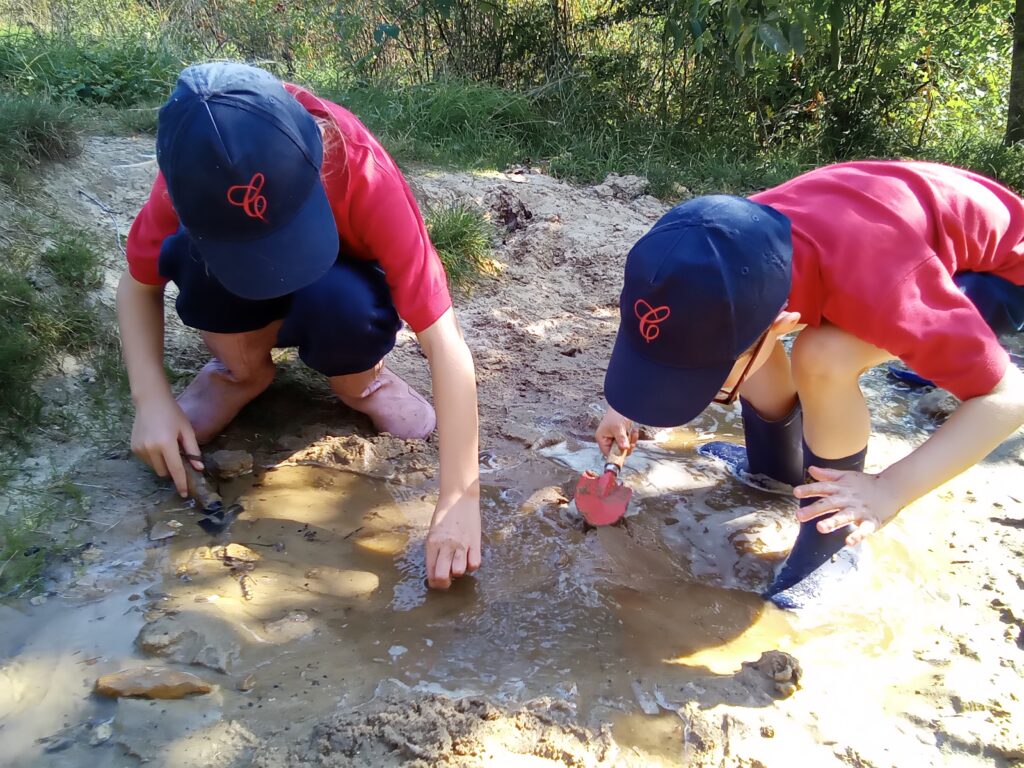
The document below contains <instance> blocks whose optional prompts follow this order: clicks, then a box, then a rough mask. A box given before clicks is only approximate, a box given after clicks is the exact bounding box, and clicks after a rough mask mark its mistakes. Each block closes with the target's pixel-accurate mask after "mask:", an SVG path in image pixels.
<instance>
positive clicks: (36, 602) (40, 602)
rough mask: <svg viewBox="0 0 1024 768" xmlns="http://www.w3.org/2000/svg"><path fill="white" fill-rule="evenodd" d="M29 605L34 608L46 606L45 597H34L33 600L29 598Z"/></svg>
mask: <svg viewBox="0 0 1024 768" xmlns="http://www.w3.org/2000/svg"><path fill="white" fill-rule="evenodd" d="M29 603H31V604H32V605H35V606H40V605H45V604H46V595H36V596H35V597H33V598H31V599H30V600H29Z"/></svg>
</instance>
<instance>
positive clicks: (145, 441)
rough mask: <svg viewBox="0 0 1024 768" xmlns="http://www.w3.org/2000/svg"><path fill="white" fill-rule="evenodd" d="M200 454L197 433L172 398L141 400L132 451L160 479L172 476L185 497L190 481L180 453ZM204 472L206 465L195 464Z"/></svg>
mask: <svg viewBox="0 0 1024 768" xmlns="http://www.w3.org/2000/svg"><path fill="white" fill-rule="evenodd" d="M182 450H184V451H185V453H188V454H191V455H192V456H198V455H199V444H198V443H197V442H196V433H195V431H194V430H193V429H192V424H191V423H190V422H189V420H188V417H187V416H186V415H185V413H184V411H182V410H181V407H180V406H179V405H178V402H177V401H176V400H175V399H174V398H173V397H159V398H157V399H155V400H151V401H141V402H140V403H139V405H138V409H137V410H136V413H135V424H134V425H133V426H132V452H133V453H134V454H135V455H136V456H138V457H139V458H140V459H142V460H143V461H144V462H146V464H148V465H149V466H150V467H152V469H153V471H154V472H156V473H157V474H158V475H160V477H167V475H168V474H170V476H171V478H172V479H173V480H174V486H175V488H177V489H178V493H179V494H181V496H182V498H184V497H186V496H188V481H187V480H186V478H185V467H184V466H183V465H182V463H181V452H182ZM192 466H193V467H195V468H196V469H197V470H202V468H203V465H202V464H201V463H200V462H198V461H193V462H192Z"/></svg>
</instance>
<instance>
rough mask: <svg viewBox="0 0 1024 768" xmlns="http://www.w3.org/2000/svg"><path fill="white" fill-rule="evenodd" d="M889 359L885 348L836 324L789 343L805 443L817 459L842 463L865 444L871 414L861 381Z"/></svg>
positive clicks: (805, 331) (808, 331)
mask: <svg viewBox="0 0 1024 768" xmlns="http://www.w3.org/2000/svg"><path fill="white" fill-rule="evenodd" d="M890 359H892V355H890V354H889V353H888V352H886V351H885V350H884V349H879V348H878V347H876V346H874V345H872V344H868V343H867V342H865V341H861V340H860V339H858V338H857V337H855V336H852V335H850V334H849V333H847V332H846V331H843V330H840V329H839V328H836V327H835V326H834V325H822V326H820V327H818V328H807V329H805V330H804V331H803V332H802V333H801V334H800V336H799V338H797V340H796V343H795V344H794V345H793V378H794V380H795V381H796V385H797V388H798V389H799V391H800V402H801V403H802V404H803V409H804V441H805V442H806V443H807V447H808V448H810V449H811V451H812V452H813V453H814V455H815V456H820V457H821V458H823V459H840V458H843V457H846V456H852V455H853V454H855V453H857V452H859V451H861V450H863V449H864V448H865V446H867V444H868V437H869V436H870V434H871V414H870V413H869V412H868V406H867V403H866V402H865V401H864V395H863V393H862V392H861V391H860V377H861V375H862V374H863V373H864V372H865V371H867V370H868V369H870V368H872V367H874V366H876V365H879V364H880V363H884V362H885V361H886V360H890Z"/></svg>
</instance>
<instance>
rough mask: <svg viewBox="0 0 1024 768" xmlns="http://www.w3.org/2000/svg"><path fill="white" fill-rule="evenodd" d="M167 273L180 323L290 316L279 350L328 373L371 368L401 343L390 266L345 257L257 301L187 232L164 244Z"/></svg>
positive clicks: (238, 328) (253, 326)
mask: <svg viewBox="0 0 1024 768" xmlns="http://www.w3.org/2000/svg"><path fill="white" fill-rule="evenodd" d="M159 267H160V274H161V276H163V277H165V278H167V279H168V280H171V281H172V282H173V283H174V284H175V285H177V286H178V299H177V301H176V303H175V308H176V309H177V311H178V316H179V317H180V318H181V321H182V322H183V323H184V324H185V325H187V326H189V327H191V328H197V329H199V330H201V331H209V332H211V333H244V332H246V331H256V330H259V329H260V328H265V327H266V326H267V325H269V324H270V323H272V322H274V321H275V320H282V319H283V320H284V323H283V325H282V326H281V330H280V332H279V333H278V337H277V346H279V347H298V349H299V358H300V359H301V360H302V361H303V362H304V363H305V364H306V365H308V366H309V367H310V368H313V369H314V370H316V371H319V372H320V373H322V374H324V375H326V376H344V375H346V374H350V373H360V372H362V371H366V370H369V369H370V368H372V367H373V366H374V365H376V364H377V362H378V361H379V360H381V359H382V358H383V357H384V356H385V355H386V354H387V353H388V352H390V351H391V349H392V348H393V347H394V346H395V337H396V335H397V334H398V329H399V328H401V326H402V321H401V320H400V319H399V317H398V312H397V311H396V310H395V305H394V303H393V302H392V300H391V291H390V290H389V289H388V284H387V282H386V281H385V279H384V271H383V270H382V269H381V268H380V267H379V266H378V265H377V263H376V262H373V261H363V260H359V259H353V258H350V257H347V256H345V255H344V254H340V255H339V256H338V260H337V262H336V263H335V264H334V266H333V267H331V268H330V269H329V270H328V271H327V274H325V275H324V276H323V277H321V278H320V279H319V280H317V281H316V282H314V283H312V284H311V285H308V286H306V287H305V288H303V289H301V290H299V291H296V292H295V293H291V294H288V295H287V296H282V297H280V298H277V299H267V300H265V301H253V300H250V299H243V298H241V297H239V296H236V295H235V294H233V293H231V292H230V291H228V290H227V289H226V288H225V287H224V286H223V285H221V284H220V282H219V281H218V280H217V279H216V278H215V277H214V276H213V275H212V274H210V272H209V271H208V270H207V268H206V264H205V263H204V262H203V260H202V258H201V257H200V256H199V254H198V253H197V252H196V250H195V248H194V247H193V245H192V241H191V239H190V238H189V237H188V235H187V234H185V233H184V232H183V231H179V232H178V233H177V234H175V235H172V236H171V237H169V238H167V239H166V240H165V241H164V243H163V247H162V248H161V249H160V264H159Z"/></svg>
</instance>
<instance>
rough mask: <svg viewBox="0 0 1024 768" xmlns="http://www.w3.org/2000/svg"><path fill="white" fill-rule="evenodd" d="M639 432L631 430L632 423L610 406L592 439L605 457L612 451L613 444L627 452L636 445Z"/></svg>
mask: <svg viewBox="0 0 1024 768" xmlns="http://www.w3.org/2000/svg"><path fill="white" fill-rule="evenodd" d="M638 435H639V430H636V429H634V428H633V422H632V421H630V420H629V419H627V418H626V417H625V416H623V415H622V414H621V413H619V412H618V411H616V410H615V409H614V408H612V407H611V406H609V407H608V410H607V411H605V414H604V418H602V419H601V423H600V424H598V426H597V432H596V433H595V434H594V437H595V438H596V439H597V446H598V447H599V448H600V449H601V453H603V454H604V455H605V456H607V455H608V452H609V451H610V450H611V449H612V444H613V443H618V445H619V448H621V449H622V450H623V451H627V450H629V449H630V448H632V447H633V446H634V445H636V440H637V436H638Z"/></svg>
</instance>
